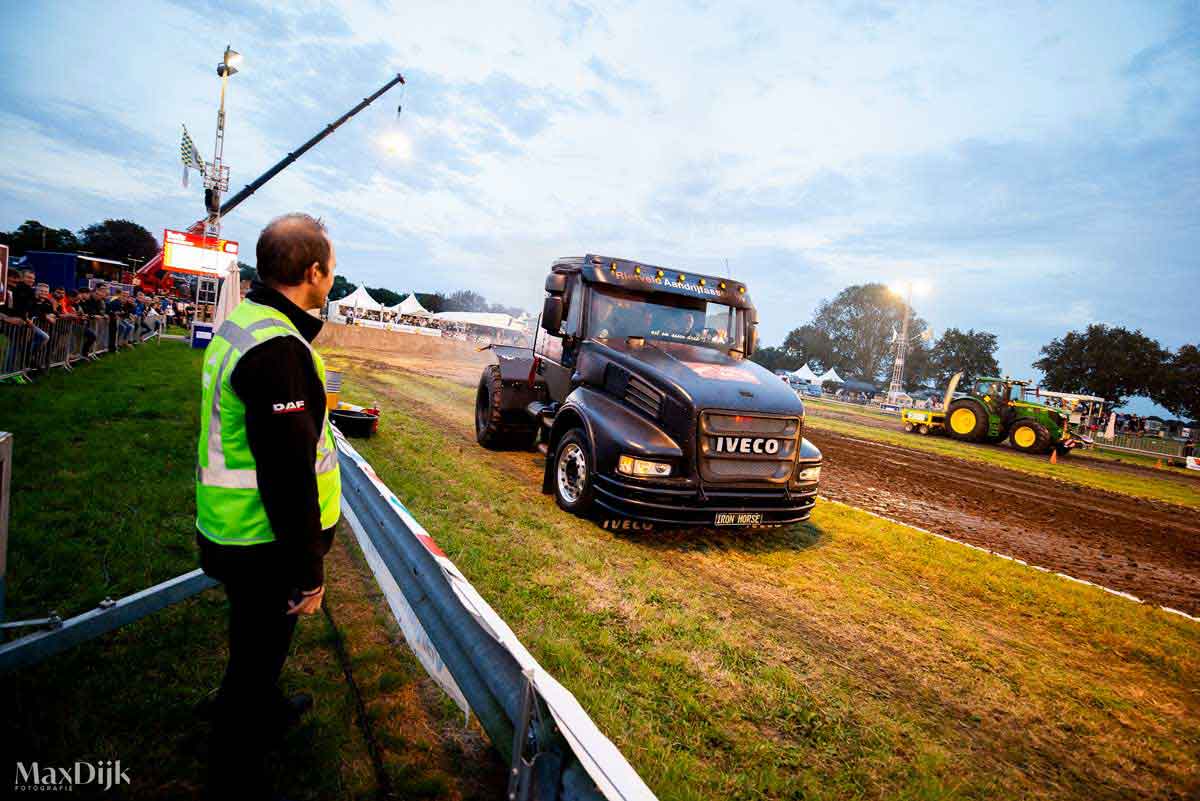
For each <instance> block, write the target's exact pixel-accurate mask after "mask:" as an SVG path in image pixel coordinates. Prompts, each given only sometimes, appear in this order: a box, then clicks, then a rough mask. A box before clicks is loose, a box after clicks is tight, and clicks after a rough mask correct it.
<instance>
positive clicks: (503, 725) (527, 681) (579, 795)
mask: <svg viewBox="0 0 1200 801" xmlns="http://www.w3.org/2000/svg"><path fill="white" fill-rule="evenodd" d="M338 450H339V458H340V462H341V470H342V509H343V511H344V513H345V516H346V519H347V522H348V523H349V524H350V527H351V528H352V529H353V530H354V532H355V536H356V537H357V538H358V540H359V544H360V545H361V546H362V549H363V553H364V555H365V556H366V558H367V562H368V564H369V565H370V566H371V569H372V571H373V572H374V573H375V576H376V579H377V581H378V583H379V585H380V588H381V589H382V590H383V591H384V595H385V597H387V599H388V603H389V605H390V606H391V608H392V611H393V613H394V614H395V616H396V620H397V622H398V623H399V624H400V626H401V629H402V630H403V631H404V635H405V638H406V639H407V640H408V642H409V644H410V646H412V649H413V651H414V653H416V655H417V657H418V659H419V660H420V662H421V663H422V665H423V666H424V667H425V669H426V671H427V672H429V674H430V676H431V677H433V679H434V680H435V681H437V682H438V684H439V685H441V686H442V688H443V689H444V690H445V691H446V692H447V694H448V695H450V697H451V698H453V699H454V700H455V701H456V702H457V703H458V704H459V706H460V707H463V708H464V711H467V710H469V711H472V712H474V713H475V716H476V718H477V719H478V720H479V722H480V724H481V725H482V726H483V729H484V731H486V732H487V735H488V737H489V738H490V739H491V741H492V744H493V746H495V748H497V749H498V750H499V751H500V752H501V753H502V754H511V755H512V763H511V769H510V773H509V779H510V781H509V790H508V794H507V798H508V799H510V801H524V799H538V800H539V801H541V800H542V799H563V800H564V801H577V800H578V801H583V800H585V799H586V800H588V801H593V800H596V799H609V800H610V801H633V799H639V800H646V801H649V800H651V799H654V798H655V796H654V794H653V793H652V792H651V791H650V789H649V788H648V787H647V786H646V784H645V783H644V782H643V781H642V780H641V778H640V777H639V776H638V775H637V773H636V772H635V771H634V770H633V768H632V767H631V766H630V765H629V763H628V762H627V761H626V760H625V758H624V757H623V756H622V755H621V753H620V752H619V751H618V750H617V748H616V747H615V746H614V745H613V744H612V743H611V742H610V741H609V740H608V738H606V737H605V736H604V735H603V734H602V733H601V732H600V731H599V729H598V728H597V727H596V725H595V723H593V722H592V720H591V718H590V717H588V715H587V713H586V712H584V710H583V708H582V707H581V706H580V705H579V702H578V701H576V700H575V697H574V696H573V695H571V693H570V692H568V691H567V690H566V689H565V688H563V687H562V685H560V684H559V683H558V682H557V681H555V680H554V679H553V678H552V677H551V676H550V675H549V674H547V673H546V672H545V671H544V670H543V669H542V668H541V666H540V665H538V663H537V662H536V660H534V658H533V657H532V656H531V655H530V654H529V652H528V651H527V650H526V649H525V648H524V646H522V645H521V643H520V641H519V640H518V639H517V637H516V635H515V634H513V632H512V630H511V629H509V627H508V625H507V624H505V623H504V621H503V620H501V619H500V617H499V616H498V615H497V614H496V613H495V611H494V610H492V608H491V606H489V605H488V604H487V602H486V601H484V600H483V598H482V597H480V595H479V594H478V593H477V592H476V591H475V589H474V587H472V586H471V584H470V582H469V581H467V579H466V578H465V577H464V576H463V575H462V574H461V573H460V572H459V571H458V569H457V568H456V567H455V566H454V564H453V563H452V562H451V561H450V560H449V559H448V558H446V556H445V554H443V553H442V552H441V550H440V549H439V548H438V547H437V544H436V543H435V542H434V541H433V538H432V537H430V536H429V534H428V532H426V531H425V529H424V528H423V527H422V526H421V525H420V524H419V523H418V522H417V521H416V520H415V519H414V518H413V517H412V515H411V514H410V513H409V512H408V510H407V509H406V508H405V507H404V504H402V503H401V502H400V500H399V499H398V498H396V496H395V495H394V494H393V493H392V492H391V490H389V489H388V488H387V486H386V485H384V484H383V482H382V481H380V480H379V478H378V477H377V476H376V475H375V472H374V470H372V469H371V466H370V465H369V464H368V463H367V462H366V461H365V460H364V459H363V458H362V457H361V456H359V454H358V453H357V452H356V451H355V450H354V448H353V447H352V446H350V444H349V443H347V442H346V441H345V440H344V439H342V438H341V437H339V438H338Z"/></svg>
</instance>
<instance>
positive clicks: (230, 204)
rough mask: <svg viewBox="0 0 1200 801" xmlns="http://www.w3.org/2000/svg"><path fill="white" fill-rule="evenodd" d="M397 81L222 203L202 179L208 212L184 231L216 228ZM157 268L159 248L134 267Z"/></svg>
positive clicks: (399, 78) (144, 273) (146, 272)
mask: <svg viewBox="0 0 1200 801" xmlns="http://www.w3.org/2000/svg"><path fill="white" fill-rule="evenodd" d="M230 52H231V53H234V54H236V51H230ZM240 58H241V56H240V55H238V63H240ZM224 66H225V65H224V64H222V65H220V67H224ZM220 67H218V69H220ZM236 67H237V65H236V64H232V65H230V68H231V72H230V73H229V74H233V72H236V71H237V69H236ZM221 77H222V78H224V77H226V76H225V75H222V76H221ZM398 83H400V84H402V83H404V76H403V75H401V74H399V73H397V74H396V77H394V78H392V79H391V80H390V81H388V82H387V83H386V84H384V85H383V86H382V87H381V88H380V89H379V90H378V91H377V92H375V93H374V94H373V95H371V96H370V97H367V98H364V99H363V100H362V102H360V103H359V104H358V105H356V106H355V107H354V108H352V109H350V110H349V111H347V112H346V113H345V114H343V115H342V116H340V117H338V118H337V119H336V120H334V121H333V122H331V123H329V124H328V125H326V126H325V127H324V128H323V129H322V130H321V131H320V132H318V133H317V135H316V136H314V137H312V138H311V139H309V140H308V141H307V142H305V143H304V144H302V145H301V146H300V147H298V148H296V149H295V150H293V151H292V152H291V153H288V154H287V155H286V156H284V157H283V158H282V159H280V160H279V162H278V163H276V164H275V166H273V167H271V169H269V170H267V171H266V172H264V173H263V174H262V175H260V176H259V177H258V178H256V179H255V180H253V181H252V182H250V183H249V184H247V185H246V186H245V187H243V188H242V190H241V191H240V192H238V193H237V194H236V195H234V196H233V197H231V198H229V200H227V201H225V202H224V203H220V194H219V193H218V194H217V195H215V197H213V196H210V195H209V192H208V190H207V179H206V181H205V186H206V191H205V200H206V201H211V202H209V203H208V204H207V208H208V209H209V216H208V217H207V218H205V219H203V220H199V221H197V222H195V223H193V224H192V225H191V226H190V227H188V229H187V231H188V233H191V234H199V233H206V234H207V231H208V226H209V224H210V223H211V224H212V225H214V226H215V229H216V230H217V231H218V232H219V231H220V225H221V218H222V217H224V216H225V215H226V214H228V213H229V212H231V211H233V210H234V209H235V208H236V207H237V206H238V204H239V203H241V202H242V201H243V200H245V199H246V198H248V197H250V196H251V195H253V194H254V193H255V192H257V191H258V190H259V189H261V188H262V186H263V184H265V183H266V182H267V181H269V180H271V179H272V178H274V177H275V176H276V175H278V174H279V173H280V172H281V171H282V170H284V169H285V168H286V167H287V166H288V165H290V164H291V163H292V162H294V161H295V160H296V159H298V158H300V157H301V156H303V155H304V154H305V153H307V152H308V151H309V150H311V149H312V148H313V147H315V146H316V145H317V144H318V143H319V142H320V141H321V140H322V139H324V138H325V137H327V136H329V135H330V134H331V133H333V132H334V131H335V130H337V129H338V128H339V127H341V125H342V124H343V123H345V122H346V121H347V120H349V119H350V118H351V117H353V116H354V115H355V114H358V113H359V112H360V111H362V110H363V109H364V108H366V107H367V106H369V105H371V104H372V103H374V102H375V101H376V100H378V99H379V98H380V97H381V96H382V95H383V94H384V93H385V92H387V91H388V90H389V89H391V88H392V87H394V86H395V85H396V84H398ZM222 96H223V94H222ZM222 105H223V104H222ZM223 120H224V115H223V114H222V115H221V117H220V118H219V119H218V124H219V125H220V124H221V123H222V122H223ZM223 133H224V130H223V127H222V142H223ZM218 152H220V151H218ZM215 164H216V161H215V160H214V165H215ZM222 168H223V169H224V172H225V186H224V188H223V189H222V191H224V189H227V188H228V186H229V168H228V167H224V165H222ZM214 207H215V208H216V209H217V211H216V212H215V213H213V211H212V209H213V208H214ZM161 270H162V251H159V253H158V255H157V256H155V257H154V258H152V259H150V260H149V261H148V262H146V263H145V264H144V265H142V267H141V269H139V270H138V271H137V274H138V276H139V277H140V278H142V280H143V281H145V280H146V279H147V278H148V277H150V278H152V277H153V276H154V275H155V274H156V273H158V272H159V271H161Z"/></svg>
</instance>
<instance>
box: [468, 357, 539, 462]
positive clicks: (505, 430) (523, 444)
mask: <svg viewBox="0 0 1200 801" xmlns="http://www.w3.org/2000/svg"><path fill="white" fill-rule="evenodd" d="M503 392H504V383H503V381H501V379H500V367H499V366H498V365H495V364H491V365H488V366H487V367H485V368H483V375H481V376H480V377H479V388H478V389H477V390H476V391H475V440H476V441H477V442H478V443H479V444H480V445H482V446H483V447H485V448H488V449H490V450H495V451H501V450H528V449H529V448H531V447H533V441H534V438H535V436H536V434H537V429H536V428H534V427H533V426H531V425H527V424H523V423H515V422H513V421H511V420H506V419H505V417H506V415H505V414H504V412H503V411H502V408H503V407H502V405H501V397H502V393H503Z"/></svg>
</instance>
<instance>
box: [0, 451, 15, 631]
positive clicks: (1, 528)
mask: <svg viewBox="0 0 1200 801" xmlns="http://www.w3.org/2000/svg"><path fill="white" fill-rule="evenodd" d="M12 452H13V435H12V434H11V433H10V432H8V431H0V623H3V622H4V596H5V593H6V592H7V591H8V508H9V507H8V499H9V494H8V493H9V486H10V484H11V483H12Z"/></svg>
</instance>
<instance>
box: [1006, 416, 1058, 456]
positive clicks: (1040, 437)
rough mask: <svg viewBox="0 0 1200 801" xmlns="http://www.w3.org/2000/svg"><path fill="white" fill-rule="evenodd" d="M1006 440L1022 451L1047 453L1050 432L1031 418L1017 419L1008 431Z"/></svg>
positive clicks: (1049, 445) (1049, 447)
mask: <svg viewBox="0 0 1200 801" xmlns="http://www.w3.org/2000/svg"><path fill="white" fill-rule="evenodd" d="M1008 442H1009V444H1010V445H1012V446H1013V448H1015V449H1016V450H1018V451H1021V452H1022V453H1049V452H1050V449H1051V444H1050V432H1049V431H1047V430H1046V427H1045V426H1044V425H1042V424H1041V423H1037V422H1034V421H1033V420H1018V421H1017V422H1015V423H1013V425H1012V428H1011V429H1009V431H1008Z"/></svg>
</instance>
